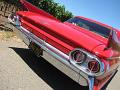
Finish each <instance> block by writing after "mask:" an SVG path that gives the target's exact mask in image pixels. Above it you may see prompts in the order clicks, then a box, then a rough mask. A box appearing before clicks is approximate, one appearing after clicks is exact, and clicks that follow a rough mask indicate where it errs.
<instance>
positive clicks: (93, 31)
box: [8, 0, 120, 90]
mask: <svg viewBox="0 0 120 90" xmlns="http://www.w3.org/2000/svg"><path fill="white" fill-rule="evenodd" d="M20 2H21V5H22V7H23V8H22V10H21V11H17V12H16V13H13V14H11V15H10V16H9V17H8V19H9V21H10V23H11V24H12V25H13V26H14V27H16V28H17V29H15V32H16V33H17V34H18V35H19V36H20V37H21V39H22V40H23V41H24V42H25V44H26V45H28V47H29V48H30V49H32V50H33V51H34V53H35V54H36V55H37V56H38V57H42V56H43V55H44V52H46V53H48V55H49V56H51V57H54V60H52V59H46V60H47V61H48V62H50V63H51V64H52V65H54V66H55V67H56V68H58V69H59V70H60V71H62V72H63V73H65V74H66V75H68V76H69V77H70V78H71V79H73V80H74V81H76V82H77V83H79V84H80V85H83V86H89V90H100V89H101V88H102V87H103V86H104V85H105V84H106V83H107V82H108V80H109V79H111V77H112V76H113V75H114V74H115V73H116V71H117V68H118V66H119V59H120V57H119V56H120V41H119V39H120V31H119V30H118V29H115V28H113V27H111V26H108V25H106V24H103V23H100V22H98V21H95V20H92V19H88V18H85V17H81V16H75V17H73V18H71V19H69V20H67V21H65V22H61V21H60V20H58V19H56V18H55V17H53V16H52V15H50V14H48V13H47V12H45V11H43V10H41V9H39V8H37V7H35V6H34V5H32V4H31V3H29V2H27V1H26V0H21V1H20ZM59 66H61V67H62V68H61V67H59Z"/></svg>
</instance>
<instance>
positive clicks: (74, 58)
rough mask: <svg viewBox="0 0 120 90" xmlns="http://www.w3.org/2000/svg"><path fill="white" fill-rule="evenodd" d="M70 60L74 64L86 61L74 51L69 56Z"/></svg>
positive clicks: (81, 53) (84, 56)
mask: <svg viewBox="0 0 120 90" xmlns="http://www.w3.org/2000/svg"><path fill="white" fill-rule="evenodd" d="M71 59H72V60H73V61H74V62H76V63H83V62H84V61H85V59H86V55H85V54H84V53H83V52H81V51H80V50H76V51H74V52H73V53H72V54H71Z"/></svg>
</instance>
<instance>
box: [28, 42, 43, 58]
mask: <svg viewBox="0 0 120 90" xmlns="http://www.w3.org/2000/svg"><path fill="white" fill-rule="evenodd" d="M29 48H30V49H32V50H33V52H34V53H35V55H36V56H37V57H40V56H42V55H43V49H42V48H41V47H40V46H38V45H37V44H36V43H34V42H31V43H30V45H29Z"/></svg>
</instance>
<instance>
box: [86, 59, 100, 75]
mask: <svg viewBox="0 0 120 90" xmlns="http://www.w3.org/2000/svg"><path fill="white" fill-rule="evenodd" d="M88 68H89V70H90V71H92V72H93V73H97V72H99V70H100V64H99V62H98V61H90V62H89V63H88Z"/></svg>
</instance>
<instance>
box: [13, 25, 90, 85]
mask: <svg viewBox="0 0 120 90" xmlns="http://www.w3.org/2000/svg"><path fill="white" fill-rule="evenodd" d="M15 27H16V28H17V29H14V32H15V33H16V35H17V36H18V37H20V38H21V39H22V40H23V42H24V43H25V44H26V45H27V46H29V44H30V42H31V41H32V42H35V43H36V44H37V45H39V46H40V47H41V48H42V49H43V50H44V52H43V56H42V57H43V58H45V60H46V61H48V62H49V63H50V64H52V65H53V66H55V67H56V68H57V69H59V70H60V71H61V72H63V73H64V74H66V75H67V76H69V77H70V78H71V79H73V80H74V81H75V82H77V83H79V84H80V85H82V86H88V85H89V82H88V81H89V78H88V75H87V74H85V73H83V72H82V71H80V70H79V69H77V68H75V67H74V66H72V65H71V64H70V62H69V56H67V55H65V54H63V53H62V52H60V51H59V50H57V49H56V48H54V47H53V46H51V45H49V44H48V43H45V41H43V40H41V39H40V38H38V37H36V36H35V35H33V34H32V33H30V32H29V31H28V30H26V29H25V28H23V27H21V26H15ZM58 53H59V54H58Z"/></svg>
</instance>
